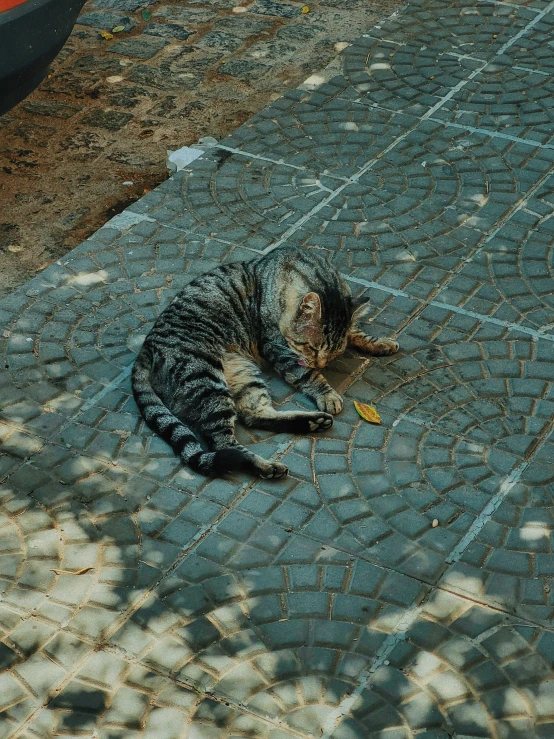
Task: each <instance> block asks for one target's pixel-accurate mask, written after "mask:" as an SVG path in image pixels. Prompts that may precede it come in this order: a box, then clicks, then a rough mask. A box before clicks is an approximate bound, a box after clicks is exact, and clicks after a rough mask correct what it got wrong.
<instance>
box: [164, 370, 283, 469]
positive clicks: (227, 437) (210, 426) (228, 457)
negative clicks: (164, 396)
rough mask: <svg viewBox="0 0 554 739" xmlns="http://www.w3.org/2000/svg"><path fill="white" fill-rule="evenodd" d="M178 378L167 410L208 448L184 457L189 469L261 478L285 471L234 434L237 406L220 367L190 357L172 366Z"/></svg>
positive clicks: (278, 463) (281, 466) (279, 463)
mask: <svg viewBox="0 0 554 739" xmlns="http://www.w3.org/2000/svg"><path fill="white" fill-rule="evenodd" d="M173 372H174V375H175V376H178V377H180V380H181V381H180V383H179V392H178V393H176V394H175V396H174V397H173V398H172V399H171V400H169V401H168V403H167V405H168V407H169V408H170V410H171V412H172V413H173V414H174V415H175V416H176V417H177V418H178V419H180V420H181V421H182V422H184V423H186V424H189V425H190V426H192V428H194V430H195V431H198V432H199V433H200V435H201V436H202V437H203V438H204V440H205V442H206V444H207V446H208V449H209V451H208V452H204V451H203V452H198V453H196V454H195V455H193V456H192V457H188V458H186V459H184V461H185V462H186V463H187V464H189V465H190V466H191V467H192V468H193V469H195V470H197V471H198V472H201V473H202V474H207V475H212V476H213V475H215V476H217V475H222V474H225V473H226V472H234V471H243V472H249V473H251V474H256V475H260V476H261V477H265V478H279V477H282V476H283V475H286V474H287V472H288V470H287V468H286V466H285V465H284V464H281V462H272V461H269V460H267V459H264V458H263V457H260V456H259V455H258V454H254V453H253V452H251V451H250V450H249V449H247V448H246V447H245V446H243V445H242V444H239V442H238V441H237V439H236V437H235V422H236V420H237V409H236V406H235V402H234V401H233V398H232V396H231V393H230V391H229V389H228V387H227V383H226V380H225V376H224V374H223V369H222V368H221V369H217V368H216V367H214V365H213V363H208V362H205V361H204V360H202V359H200V358H199V357H194V360H193V362H190V361H189V362H187V363H185V362H183V363H182V364H181V365H175V366H174V367H173Z"/></svg>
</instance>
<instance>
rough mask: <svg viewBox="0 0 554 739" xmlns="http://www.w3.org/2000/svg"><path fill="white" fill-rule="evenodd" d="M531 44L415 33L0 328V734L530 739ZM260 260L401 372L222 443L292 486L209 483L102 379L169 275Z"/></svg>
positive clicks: (544, 571) (12, 312)
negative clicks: (361, 320)
mask: <svg viewBox="0 0 554 739" xmlns="http://www.w3.org/2000/svg"><path fill="white" fill-rule="evenodd" d="M321 4H322V5H325V4H326V3H325V2H322V3H321ZM327 4H328V5H329V6H330V7H333V0H327ZM124 5H125V3H124V4H123V5H122V4H121V3H120V4H111V5H110V6H109V7H110V8H111V9H112V10H113V11H114V12H115V10H117V11H118V12H121V13H124V12H125V11H127V10H131V8H130V5H129V7H127V5H125V7H124ZM133 7H134V6H133ZM291 7H293V6H292V5H291V4H285V3H273V2H262V1H261V0H258V2H257V3H256V4H255V6H253V7H252V15H253V16H255V17H256V18H260V19H262V20H263V18H264V16H265V14H266V13H273V14H274V13H278V12H281V11H282V12H283V13H285V12H287V13H288V12H291V11H290V8H291ZM294 7H295V8H296V6H294ZM110 12H111V11H110ZM552 17H553V12H552V10H551V8H550V5H548V6H547V5H546V4H545V3H544V2H542V1H541V0H537V1H536V2H533V3H530V4H529V5H525V7H520V8H518V7H516V6H515V5H514V4H507V3H502V2H497V3H494V4H491V3H487V2H482V3H481V2H480V3H479V4H477V5H470V4H469V3H467V2H465V1H464V2H460V3H447V2H444V3H439V2H436V1H433V2H423V3H414V4H412V5H411V6H409V7H408V9H407V10H405V11H404V12H403V13H402V14H400V15H397V16H395V17H393V18H391V19H390V20H389V21H387V22H385V23H383V24H381V26H380V27H379V28H374V29H372V30H371V31H370V33H369V34H368V35H367V36H365V37H363V38H362V39H360V40H359V42H356V43H355V44H353V45H352V46H351V47H349V49H347V50H346V51H345V54H344V61H343V65H344V76H335V77H331V78H330V79H327V78H328V77H329V75H328V74H327V72H325V73H322V74H321V80H322V81H321V83H320V84H319V85H318V86H317V89H315V90H312V89H308V88H309V87H313V86H314V85H312V84H311V83H310V84H309V85H308V84H307V85H306V86H305V87H306V89H299V90H295V91H292V92H290V93H287V94H286V95H285V96H283V97H282V98H280V99H279V100H277V101H275V102H274V103H272V104H271V105H270V106H269V107H268V108H266V109H265V110H264V111H262V112H261V113H260V114H258V115H256V116H255V117H254V118H253V119H251V120H250V121H248V122H247V123H245V124H244V125H243V126H241V127H240V128H239V129H237V130H236V131H235V132H234V133H233V134H232V135H231V136H230V137H229V138H227V139H226V140H225V141H223V142H222V143H221V144H220V145H218V146H216V147H214V148H212V149H211V150H208V151H207V152H206V153H205V154H204V156H203V157H202V158H200V159H198V160H196V162H194V163H193V164H192V165H191V166H190V167H189V168H188V169H187V171H185V172H183V173H180V174H178V175H176V176H174V177H173V178H171V179H170V180H169V181H167V182H166V183H164V184H163V185H162V186H161V187H159V188H157V189H156V190H155V191H153V192H151V193H149V194H148V195H146V196H145V197H144V198H142V199H141V200H140V201H138V202H137V203H135V204H134V205H133V206H132V207H131V208H130V209H128V210H127V211H125V212H124V213H123V214H121V215H120V216H117V217H116V218H115V219H113V220H112V221H110V222H109V223H108V224H106V226H105V227H104V228H102V229H100V231H98V232H97V233H96V234H95V235H94V236H93V237H92V238H91V239H89V240H88V241H86V242H84V243H83V244H81V245H80V246H79V247H78V248H77V249H75V250H74V251H73V252H72V253H71V254H69V255H68V256H67V258H65V259H63V260H61V261H60V262H59V263H58V264H56V265H55V266H53V267H51V268H49V269H47V270H45V271H44V272H43V273H41V274H40V275H39V276H38V277H36V278H35V279H34V280H32V281H31V282H29V283H28V284H27V285H25V286H24V287H23V288H22V289H21V290H19V291H17V292H15V293H14V294H13V295H12V296H10V297H9V298H7V299H6V300H4V301H2V303H0V316H1V319H2V326H3V330H2V336H1V337H0V347H1V348H0V351H1V354H2V362H3V369H2V372H1V373H0V394H1V396H0V397H1V398H2V403H1V406H2V409H1V413H0V452H1V454H0V479H1V481H2V482H1V486H0V489H1V492H0V590H1V591H2V599H1V601H0V635H1V642H0V669H2V670H3V672H1V673H0V711H1V712H2V713H1V719H2V722H3V723H2V729H1V732H3V733H0V736H3V737H12V736H13V737H24V738H25V739H49V738H50V737H55V736H62V737H65V736H81V735H82V736H95V737H97V738H98V739H108V737H110V739H114V737H121V739H123V738H125V739H128V738H131V739H135V737H136V739H138V738H139V737H140V738H141V739H154V737H156V738H157V737H164V739H166V737H167V739H172V738H173V737H176V738H177V737H179V739H193V737H194V739H196V737H198V738H199V737H202V739H204V738H206V739H236V737H256V739H289V738H290V737H296V738H297V739H304V738H305V739H307V738H308V737H313V736H318V737H320V739H354V738H355V737H356V738H358V737H359V738H360V739H362V738H363V739H383V738H384V737H385V736H386V737H387V739H389V737H390V738H391V739H392V738H393V737H394V739H397V738H398V739H415V738H416V737H418V738H419V737H425V739H447V737H452V736H460V737H483V738H484V737H487V738H488V737H494V739H507V738H508V737H509V738H510V739H529V738H530V739H550V737H551V736H552V735H553V733H554V710H553V705H554V694H553V689H552V686H553V685H554V675H553V670H552V664H553V654H554V652H553V649H554V642H553V638H552V626H553V623H554V600H553V596H552V592H553V587H554V554H553V552H552V537H553V531H554V522H553V515H552V494H553V491H554V462H553V460H554V456H553V454H554V443H553V441H552V439H553V435H552V433H553V427H554V421H553V418H554V388H553V380H554V375H553V373H552V367H553V360H554V333H553V331H552V326H553V325H554V320H553V303H552V298H551V293H552V290H551V284H552V283H551V280H552V272H553V263H552V250H551V244H550V241H551V239H550V237H551V230H552V229H551V225H550V223H551V216H552V203H553V200H552V177H553V171H554V167H553V151H554V149H553V148H552V147H551V144H550V138H549V136H550V134H549V130H548V127H549V121H550V115H551V106H550V103H549V98H548V94H547V93H549V85H550V83H549V81H548V71H549V68H550V67H549V64H550V58H549V57H547V55H544V54H543V53H542V51H541V49H542V48H543V47H542V46H541V43H542V45H544V43H545V42H544V38H545V34H547V33H548V29H549V28H550V27H551V21H552ZM261 22H262V21H261ZM153 38H157V37H155V36H153ZM541 40H542V41H541ZM154 43H159V42H157V41H156V42H154ZM162 43H163V41H162ZM210 43H214V44H220V43H227V41H225V39H224V37H223V36H214V37H213V38H212V40H211V42H210ZM424 47H425V48H424ZM452 60H457V63H456V64H454V62H453V61H452ZM507 60H511V61H507ZM514 60H517V64H515V63H514ZM426 76H428V77H433V79H432V80H427V81H428V82H429V83H430V84H429V85H428V84H427V83H426ZM325 79H327V81H325ZM535 82H536V86H533V85H534V83H535ZM431 83H432V84H431ZM502 91H504V92H502ZM543 92H545V96H544V97H543V96H542V93H543ZM501 93H502V96H501ZM505 94H506V95H507V96H505ZM500 96H501V97H500ZM504 104H505V105H506V109H505V110H503V109H500V108H497V107H496V106H498V105H504ZM536 105H538V106H539V107H541V111H542V112H541V113H540V115H539V114H538V111H536V110H535V108H534V107H533V106H536ZM514 106H517V109H516V108H514ZM61 113H63V111H61ZM61 113H60V114H61ZM541 116H543V117H541ZM544 116H546V118H545V117H544ZM281 243H295V244H299V245H301V246H303V247H304V248H306V249H311V248H319V249H326V250H328V251H329V252H330V253H331V254H332V255H333V259H334V260H335V263H336V264H337V265H338V266H339V267H340V269H341V270H342V271H343V273H344V274H345V276H346V278H347V279H348V280H349V283H350V285H351V287H352V290H353V292H354V293H356V294H364V295H368V296H370V297H371V299H372V301H373V304H374V311H373V314H372V315H371V317H370V319H369V320H368V330H371V332H373V333H379V334H389V335H395V336H399V337H400V342H401V346H402V350H401V352H400V353H398V354H397V355H394V356H391V357H388V358H381V359H368V358H367V357H363V356H361V355H359V354H357V353H349V354H347V355H345V356H344V357H343V358H341V359H340V361H338V362H336V363H335V364H334V365H333V366H331V367H330V368H328V370H326V374H327V376H328V379H329V381H330V383H331V384H332V385H333V386H334V387H336V388H337V389H338V390H339V391H340V392H342V393H343V394H344V395H345V397H346V399H347V402H346V407H345V410H344V412H343V414H342V415H341V416H340V417H339V418H338V419H337V420H336V422H335V424H334V426H333V428H332V429H331V430H329V431H328V432H326V433H325V434H324V435H320V436H318V437H314V438H311V437H307V438H301V439H299V438H294V437H290V436H289V435H283V434H278V435H275V434H270V433H262V432H251V431H250V432H246V431H245V430H243V429H241V430H239V434H240V436H241V440H242V441H243V442H244V443H245V444H248V445H252V446H253V447H255V448H256V449H257V450H258V451H259V452H260V453H261V454H264V455H265V456H270V457H279V458H281V459H283V460H284V462H285V463H286V464H287V465H288V466H289V469H290V475H289V477H288V478H286V479H283V480H281V481H278V482H276V483H271V484H270V483H267V482H264V483H262V482H260V481H258V480H252V479H250V478H248V477H246V476H237V477H234V478H229V479H225V480H207V479H204V478H202V477H200V476H198V475H195V474H193V473H192V472H191V471H190V470H188V469H186V468H183V467H182V466H181V465H180V463H179V461H178V460H177V459H176V458H175V457H174V456H173V454H172V453H171V452H170V450H169V449H168V448H167V447H166V446H165V445H164V444H163V443H162V442H161V441H160V440H159V439H157V438H156V437H154V436H153V435H152V434H151V433H150V432H149V431H148V430H147V429H146V428H145V427H144V424H143V423H142V421H141V420H140V418H139V416H138V414H137V412H136V408H135V406H134V403H133V400H132V397H131V391H130V384H129V370H130V366H131V362H132V359H133V356H134V353H135V352H136V351H137V349H138V347H139V346H140V343H141V341H142V338H143V336H144V334H145V332H146V331H147V330H148V327H149V326H150V325H151V324H152V322H153V321H154V319H155V317H156V316H157V315H158V313H159V311H160V310H161V309H162V307H163V306H164V305H166V304H167V302H168V301H169V300H170V299H171V297H172V296H173V295H174V294H175V292H176V291H177V290H178V289H179V288H180V287H181V286H182V285H184V284H186V282H187V281H188V280H190V279H191V278H192V277H193V276H195V275H196V274H198V273H200V272H202V271H205V270H207V269H210V268H211V267H213V266H215V265H216V264H220V263H221V262H224V261H230V260H236V259H247V258H251V257H253V256H255V255H256V254H260V253H263V252H264V251H267V250H269V249H272V248H274V247H275V246H276V245H279V244H281ZM271 387H272V393H273V395H274V398H275V400H276V403H277V405H279V406H281V407H293V406H294V407H302V406H307V405H308V403H307V401H306V399H305V398H302V397H299V396H297V395H294V394H292V393H291V391H290V388H289V387H288V386H286V385H285V384H284V383H282V382H281V381H279V380H277V379H275V378H274V379H272V380H271ZM354 399H355V400H360V401H363V402H370V403H372V404H374V405H375V406H376V407H377V408H378V410H379V412H380V413H381V416H382V425H381V426H370V425H368V424H365V423H364V422H363V421H361V419H360V418H359V417H358V416H357V415H356V413H355V412H354V410H353V406H352V403H351V402H350V401H352V400H354ZM4 727H6V728H4Z"/></svg>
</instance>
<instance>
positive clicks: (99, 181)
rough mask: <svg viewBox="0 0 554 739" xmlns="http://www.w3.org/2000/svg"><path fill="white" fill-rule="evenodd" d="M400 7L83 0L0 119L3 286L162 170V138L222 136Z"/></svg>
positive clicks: (174, 141)
mask: <svg viewBox="0 0 554 739" xmlns="http://www.w3.org/2000/svg"><path fill="white" fill-rule="evenodd" d="M241 2H242V5H240V4H239V3H241ZM398 5H399V3H398V1H397V0H384V1H383V2H380V3H378V2H376V1H375V0H340V2H339V0H311V2H308V5H307V7H308V8H309V12H302V8H303V3H294V2H275V1H274V0H255V2H252V1H248V0H171V2H170V3H165V2H163V0H90V1H89V2H87V3H86V4H85V6H84V7H83V11H82V14H81V16H80V18H79V23H78V24H77V25H76V26H75V28H74V30H73V33H72V35H71V37H70V38H69V40H68V42H67V44H66V45H65V47H64V48H63V50H62V52H61V54H60V55H59V57H58V58H57V59H56V61H55V63H54V64H53V66H52V69H51V73H50V74H49V76H48V77H47V78H46V79H45V80H44V82H43V83H42V85H41V86H40V87H39V89H38V90H36V91H35V92H34V93H33V94H32V95H31V96H30V97H29V98H27V99H26V100H25V101H23V102H22V103H21V104H20V105H18V106H17V107H16V108H14V109H13V110H12V111H10V112H9V113H8V114H6V115H5V116H2V117H0V297H2V296H4V295H6V294H7V293H8V292H10V291H11V290H12V289H13V288H15V287H16V286H18V285H20V284H21V283H23V282H25V281H26V280H27V279H28V278H29V277H31V276H33V275H34V274H35V273H36V272H38V271H40V270H42V269H44V268H45V267H46V266H47V265H48V264H50V263H52V262H53V261H55V260H57V259H59V258H60V257H61V256H62V255H63V254H65V253H66V252H68V251H69V250H70V249H72V248H73V247H74V246H76V245H77V244H78V243H80V242H81V241H82V240H83V239H85V238H86V237H87V236H88V235H90V234H91V233H92V232H94V231H95V230H96V229H97V228H99V227H100V226H102V224H104V223H105V222H106V221H107V220H108V219H109V218H111V217H112V216H113V215H115V214H116V213H119V212H120V211H121V210H123V209H124V208H126V207H127V206H128V205H130V204H131V203H132V202H133V201H134V200H135V199H137V198H139V197H141V195H143V194H144V193H145V192H147V191H148V190H150V189H152V188H153V187H155V186H156V185H157V184H159V183H160V182H161V181H162V180H163V179H165V178H166V177H167V176H168V172H167V169H166V157H167V150H168V149H169V150H171V149H177V148H179V147H181V146H185V145H190V144H192V143H196V142H197V141H198V140H199V138H201V137H203V136H213V137H215V138H217V139H220V138H222V137H224V136H225V135H226V134H227V133H228V132H229V131H231V130H233V129H235V128H236V127H237V126H239V125H240V124H241V123H242V122H244V121H245V120H247V119H248V118H249V117H250V116H252V115H253V114H254V113H255V112H256V111H258V110H260V109H261V108H262V107H263V106H265V105H266V104H267V103H268V102H269V101H270V100H272V99H274V98H275V97H278V96H279V95H280V94H281V93H282V92H283V91H284V90H285V89H287V88H293V87H296V86H297V85H298V84H300V83H301V82H302V81H303V80H305V79H306V78H307V77H309V76H310V74H311V73H312V72H314V71H316V70H318V69H321V68H322V67H324V66H325V65H326V64H328V63H329V62H330V61H331V60H332V59H333V57H335V56H336V55H337V48H340V44H341V43H344V42H347V41H349V40H352V39H354V38H356V36H359V35H360V34H361V33H364V32H365V31H367V30H368V29H369V28H370V27H371V26H372V25H373V24H374V23H376V22H377V21H378V20H379V19H380V18H383V17H385V16H387V15H389V14H390V13H391V12H393V10H395V9H396V7H397V6H398ZM114 28H115V29H116V30H115V32H114ZM102 33H104V36H106V34H107V35H108V38H105V37H104V36H103V35H102ZM110 35H111V36H112V38H109V36H110ZM337 44H339V46H338V47H337Z"/></svg>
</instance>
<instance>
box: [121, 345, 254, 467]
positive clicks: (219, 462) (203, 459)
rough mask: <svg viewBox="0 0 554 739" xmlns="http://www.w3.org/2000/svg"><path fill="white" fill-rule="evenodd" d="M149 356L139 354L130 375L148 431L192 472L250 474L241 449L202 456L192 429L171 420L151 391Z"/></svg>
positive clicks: (246, 459) (162, 403) (175, 419)
mask: <svg viewBox="0 0 554 739" xmlns="http://www.w3.org/2000/svg"><path fill="white" fill-rule="evenodd" d="M151 368H152V355H151V353H150V351H149V349H148V347H147V346H143V347H142V349H141V350H140V352H139V354H138V356H137V358H136V360H135V364H134V365H133V372H132V375H131V384H132V387H133V395H134V397H135V402H136V404H137V406H138V408H139V410H140V412H141V414H142V417H143V418H144V420H145V421H146V423H147V425H148V426H149V428H151V429H152V431H154V432H155V433H156V434H158V436H160V437H161V438H162V439H163V440H164V441H165V442H166V443H167V444H169V445H170V447H171V448H172V449H173V451H174V452H175V454H176V455H177V456H179V457H180V458H181V459H182V460H183V462H184V463H185V464H186V465H188V466H189V467H190V468H191V469H192V470H194V471H195V472H198V473H200V474H201V475H207V476H208V477H218V476H219V475H224V474H225V473H226V472H234V471H238V470H245V471H252V470H251V467H252V462H251V460H250V459H249V458H248V457H247V456H246V455H245V454H244V451H243V450H241V449H240V448H235V447H230V448H228V449H220V450H219V451H216V452H205V451H204V450H203V449H202V447H201V445H200V444H199V442H198V439H197V438H196V436H194V434H193V433H192V431H191V429H190V428H189V427H188V426H187V425H186V424H184V423H183V422H182V421H180V420H179V419H178V418H177V416H174V415H173V413H172V412H171V411H170V410H169V408H168V407H167V406H166V405H165V404H164V402H163V401H162V399H161V398H160V397H159V395H158V394H157V393H156V392H155V390H154V389H153V387H152V384H151V380H150V372H151Z"/></svg>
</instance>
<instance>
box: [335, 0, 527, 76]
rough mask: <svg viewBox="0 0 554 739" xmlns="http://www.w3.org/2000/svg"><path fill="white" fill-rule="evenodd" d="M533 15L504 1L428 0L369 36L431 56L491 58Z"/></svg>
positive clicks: (351, 51) (380, 26)
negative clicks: (422, 49)
mask: <svg viewBox="0 0 554 739" xmlns="http://www.w3.org/2000/svg"><path fill="white" fill-rule="evenodd" d="M535 17H536V13H535V12H533V11H530V10H527V9H525V8H523V9H516V8H514V7H513V6H511V7H510V6H509V5H507V4H506V5H501V4H499V3H495V4H493V3H488V2H480V3H479V4H478V5H475V4H474V3H472V2H471V0H462V2H454V1H452V0H451V2H448V0H447V2H437V0H431V2H423V3H418V4H417V5H416V4H414V5H411V6H409V7H408V9H407V10H406V11H405V12H403V13H400V14H398V15H397V16H395V17H393V18H389V19H387V20H386V21H384V22H383V23H380V24H378V25H377V26H375V27H374V28H372V29H371V31H370V34H368V36H371V37H373V38H378V39H380V40H383V41H389V42H390V41H394V42H395V43H397V44H406V45H410V46H412V47H413V48H415V47H416V46H417V47H419V48H423V47H427V48H428V49H431V50H434V51H432V52H431V53H430V58H432V57H433V56H435V55H437V54H439V53H442V54H445V53H455V54H457V55H460V56H466V57H467V56H473V57H474V58H475V59H476V60H485V59H492V58H493V57H494V56H495V55H496V54H497V53H498V51H499V50H500V49H501V47H502V46H503V45H504V44H505V43H506V42H507V41H509V40H510V39H511V38H512V37H513V36H514V35H515V34H516V33H517V32H518V31H519V30H521V29H523V28H524V27H525V26H526V25H527V24H528V23H529V22H530V21H531V20H533V19H534V18H535ZM363 43H364V41H363V40H361V39H360V40H359V41H357V42H356V44H355V45H354V48H353V49H346V50H345V52H344V53H345V55H346V56H348V55H349V54H350V53H352V54H353V55H355V56H357V55H359V52H358V48H359V45H363ZM360 71H363V68H362V69H360ZM369 73H371V70H370V71H369ZM366 74H368V73H367V71H366ZM454 84H455V83H454ZM452 86H453V85H452Z"/></svg>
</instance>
